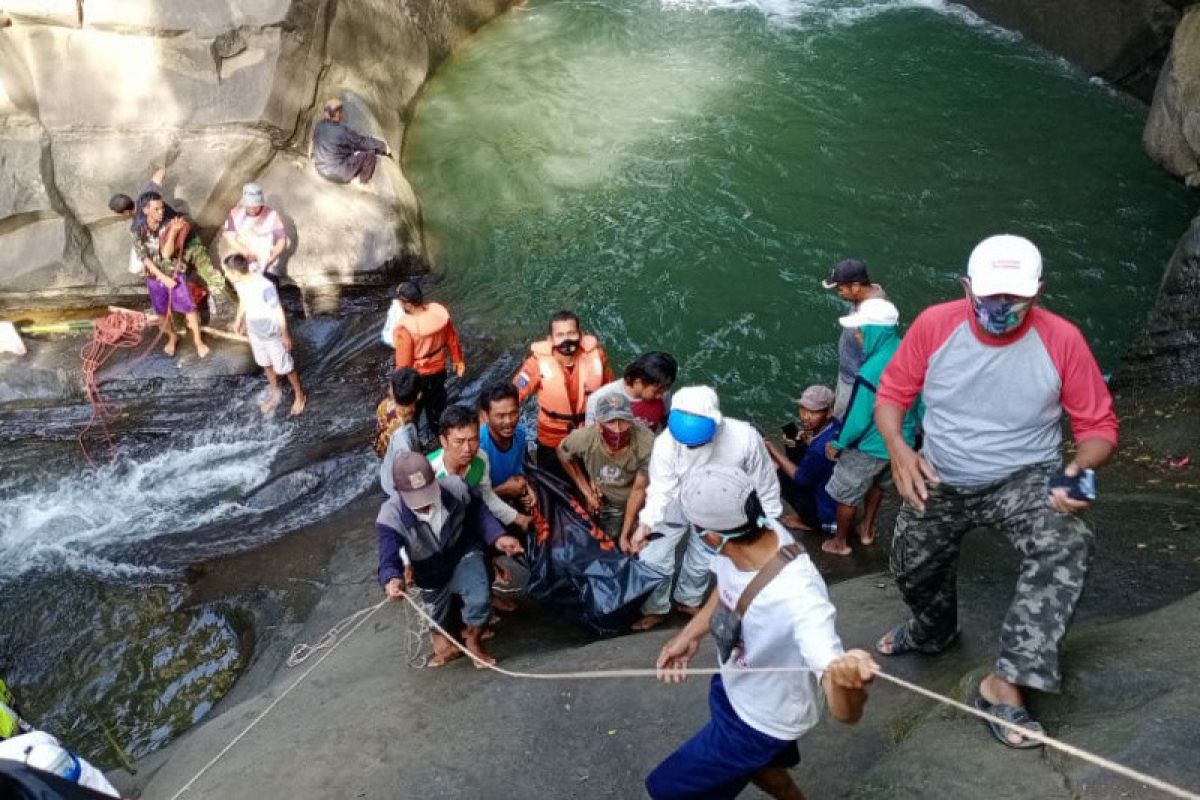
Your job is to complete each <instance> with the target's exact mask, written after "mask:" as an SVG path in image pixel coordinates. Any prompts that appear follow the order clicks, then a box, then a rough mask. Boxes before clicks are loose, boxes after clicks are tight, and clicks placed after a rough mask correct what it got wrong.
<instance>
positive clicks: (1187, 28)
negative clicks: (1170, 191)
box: [1142, 8, 1200, 186]
mask: <svg viewBox="0 0 1200 800" xmlns="http://www.w3.org/2000/svg"><path fill="white" fill-rule="evenodd" d="M1142 143H1143V145H1144V146H1145V148H1146V152H1147V153H1149V154H1150V157H1151V158H1153V159H1154V160H1155V161H1157V162H1158V163H1159V164H1161V165H1162V167H1163V169H1165V170H1167V171H1168V172H1170V173H1171V174H1172V175H1176V176H1178V177H1181V178H1183V179H1184V180H1185V181H1186V182H1187V184H1188V185H1189V186H1195V185H1197V183H1198V182H1200V155H1198V154H1200V8H1192V9H1190V10H1188V11H1187V12H1186V13H1185V14H1184V16H1183V20H1182V21H1181V22H1180V23H1179V28H1178V29H1177V30H1176V32H1175V39H1174V42H1173V44H1172V46H1171V55H1170V57H1169V58H1168V59H1167V63H1166V65H1165V66H1164V67H1163V70H1162V74H1161V75H1160V76H1159V79H1158V86H1157V87H1156V88H1155V91H1154V102H1153V103H1152V104H1151V107H1150V116H1149V117H1148V118H1147V120H1146V129H1145V132H1144V133H1143V134H1142Z"/></svg>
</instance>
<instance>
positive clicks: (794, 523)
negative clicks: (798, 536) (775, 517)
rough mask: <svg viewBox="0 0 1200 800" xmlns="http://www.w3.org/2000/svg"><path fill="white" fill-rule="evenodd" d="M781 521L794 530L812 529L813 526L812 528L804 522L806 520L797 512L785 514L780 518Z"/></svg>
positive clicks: (784, 525)
mask: <svg viewBox="0 0 1200 800" xmlns="http://www.w3.org/2000/svg"><path fill="white" fill-rule="evenodd" d="M779 522H780V523H781V524H782V525H783V527H785V528H791V529H792V530H794V531H811V530H812V528H810V527H808V526H807V525H805V524H804V520H803V519H801V518H800V515H799V514H796V513H792V514H784V515H783V516H782V517H780V518H779Z"/></svg>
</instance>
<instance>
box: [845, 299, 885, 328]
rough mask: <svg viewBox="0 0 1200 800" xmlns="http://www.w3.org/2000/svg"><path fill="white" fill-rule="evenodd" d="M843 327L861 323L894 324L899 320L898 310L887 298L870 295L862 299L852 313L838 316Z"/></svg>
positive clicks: (858, 326)
mask: <svg viewBox="0 0 1200 800" xmlns="http://www.w3.org/2000/svg"><path fill="white" fill-rule="evenodd" d="M838 322H840V323H842V327H843V328H861V327H862V326H863V325H896V324H899V322H900V312H899V311H898V310H897V309H896V307H895V306H894V305H892V304H891V303H890V302H888V301H887V300H884V299H883V298H881V297H872V298H871V299H870V300H863V301H862V302H861V303H859V304H858V308H856V309H854V313H853V314H847V315H846V316H844V317H842V318H840V319H839V320H838Z"/></svg>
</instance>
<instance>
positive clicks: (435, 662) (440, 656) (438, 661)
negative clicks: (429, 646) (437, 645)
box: [425, 650, 462, 668]
mask: <svg viewBox="0 0 1200 800" xmlns="http://www.w3.org/2000/svg"><path fill="white" fill-rule="evenodd" d="M460 658H462V653H460V652H459V651H457V650H451V651H449V652H446V653H434V654H433V655H432V656H430V657H429V660H428V661H426V662H425V666H427V667H433V668H437V667H444V666H446V665H447V664H449V663H450V662H451V661H456V660H458V659H460Z"/></svg>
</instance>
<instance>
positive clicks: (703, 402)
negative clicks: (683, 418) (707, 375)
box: [671, 386, 721, 425]
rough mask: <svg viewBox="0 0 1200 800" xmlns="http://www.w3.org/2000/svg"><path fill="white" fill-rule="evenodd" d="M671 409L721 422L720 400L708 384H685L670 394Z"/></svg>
mask: <svg viewBox="0 0 1200 800" xmlns="http://www.w3.org/2000/svg"><path fill="white" fill-rule="evenodd" d="M671 410H672V411H682V412H684V413H686V414H694V415H696V416H697V417H707V418H709V419H711V420H712V421H713V422H715V423H717V424H718V425H720V424H721V401H720V400H718V399H717V393H716V391H715V390H713V388H712V387H710V386H685V387H683V388H682V389H680V390H679V391H677V392H675V394H673V395H671Z"/></svg>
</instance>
